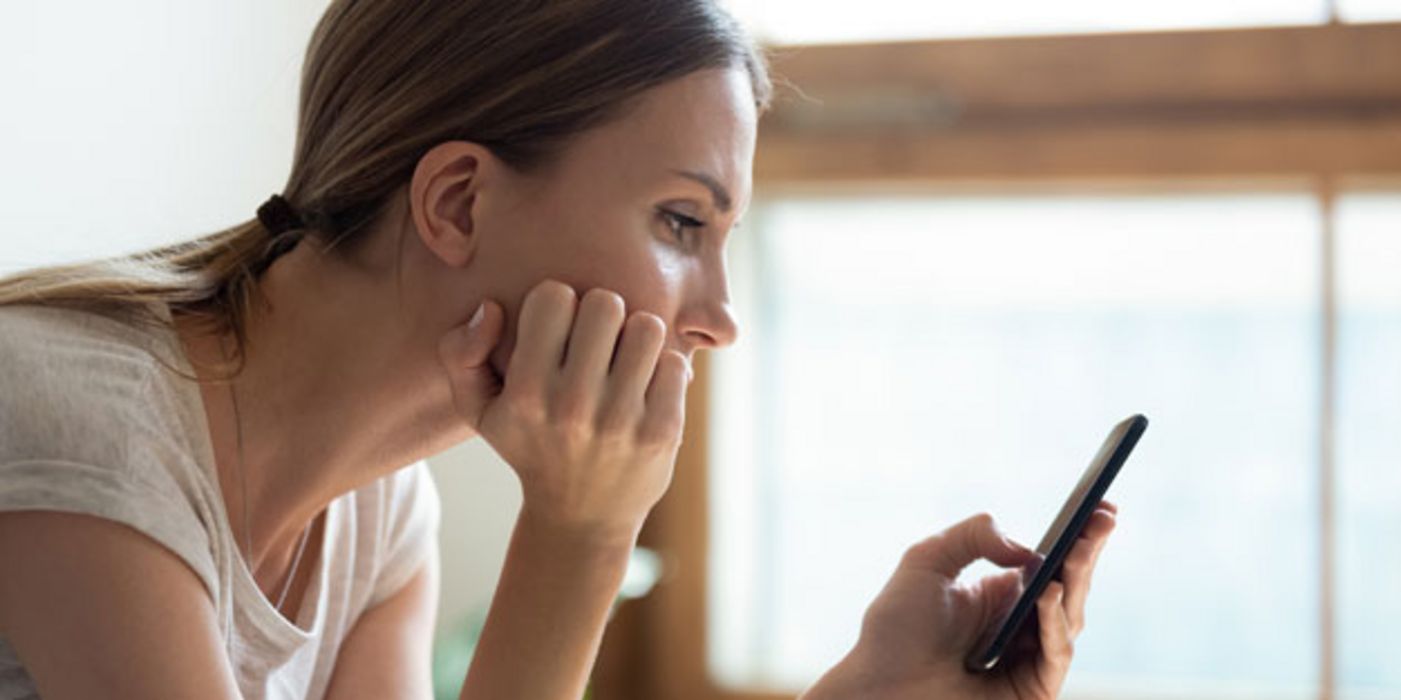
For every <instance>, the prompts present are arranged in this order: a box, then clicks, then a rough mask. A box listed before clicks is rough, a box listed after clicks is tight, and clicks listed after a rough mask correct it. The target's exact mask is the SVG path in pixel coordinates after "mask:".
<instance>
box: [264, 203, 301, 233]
mask: <svg viewBox="0 0 1401 700" xmlns="http://www.w3.org/2000/svg"><path fill="white" fill-rule="evenodd" d="M258 221H260V222H262V224H263V228H266V229H267V230H268V233H271V234H272V235H274V236H276V235H279V234H281V233H285V232H287V231H291V230H294V229H300V228H306V223H305V222H303V221H302V217H301V215H299V214H298V213H297V210H296V208H295V207H293V206H292V203H291V202H288V201H287V200H286V198H284V197H283V196H282V195H280V194H275V195H273V196H271V197H268V201H266V202H263V206H261V207H258Z"/></svg>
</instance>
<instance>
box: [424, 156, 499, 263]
mask: <svg viewBox="0 0 1401 700" xmlns="http://www.w3.org/2000/svg"><path fill="white" fill-rule="evenodd" d="M487 158H490V154H489V153H487V152H486V151H485V149H484V148H483V147H482V146H480V145H478V144H474V143H469V142H465V141H450V142H447V143H442V144H439V145H437V146H435V147H433V148H432V149H431V150H429V151H428V153H426V154H424V156H423V157H422V158H420V159H419V161H418V165H417V166H416V167H415V169H414V174H413V179H412V181H411V182H410V183H409V207H410V211H411V213H412V217H413V222H414V227H415V229H417V233H418V236H419V238H420V239H421V240H422V241H423V244H424V246H425V247H427V248H428V249H429V250H431V251H433V253H434V254H436V255H437V256H438V257H439V258H440V259H441V260H442V261H443V262H444V263H446V264H447V265H450V266H452V267H463V266H465V265H467V263H468V262H470V261H471V259H472V255H473V253H474V252H475V250H476V247H477V244H478V227H477V225H476V221H475V218H474V217H475V213H476V210H477V202H478V201H479V199H478V198H479V195H480V191H481V185H482V181H483V179H484V174H485V173H484V172H483V170H484V169H483V167H482V166H483V161H484V159H487Z"/></svg>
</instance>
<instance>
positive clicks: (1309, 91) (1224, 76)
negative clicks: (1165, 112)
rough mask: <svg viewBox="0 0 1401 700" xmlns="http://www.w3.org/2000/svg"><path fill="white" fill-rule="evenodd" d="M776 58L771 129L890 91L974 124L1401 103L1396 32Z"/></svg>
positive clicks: (845, 50)
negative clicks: (1071, 113)
mask: <svg viewBox="0 0 1401 700" xmlns="http://www.w3.org/2000/svg"><path fill="white" fill-rule="evenodd" d="M773 53H774V55H773V68H774V73H775V75H777V76H778V78H779V81H780V84H782V83H784V82H787V83H791V84H792V85H794V86H796V88H797V90H786V89H782V88H780V90H779V96H780V97H779V99H778V100H777V101H776V104H775V110H774V112H773V114H772V115H771V116H772V117H774V119H773V120H772V121H773V122H774V123H775V124H782V123H784V122H785V121H786V120H787V117H788V116H789V115H791V114H793V113H798V112H802V111H805V110H806V111H813V110H816V111H824V110H830V109H831V108H832V107H833V105H834V104H840V103H841V102H843V101H847V100H851V99H857V98H859V97H860V96H861V95H870V94H872V93H876V94H888V93H889V92H890V91H899V92H904V93H906V94H912V95H924V96H936V97H938V98H939V99H942V100H943V101H944V102H945V103H946V104H947V105H949V106H951V107H952V108H954V109H956V110H958V112H959V114H961V115H962V117H961V119H962V120H966V121H972V122H976V121H978V120H979V119H980V118H983V117H986V116H991V115H998V114H1003V113H1006V112H1026V111H1032V112H1054V111H1057V110H1063V109H1067V108H1070V109H1083V108H1084V107H1085V106H1087V105H1098V106H1117V107H1118V108H1120V109H1126V108H1138V109H1145V108H1161V107H1165V106H1171V105H1202V104H1207V105H1224V106H1230V105H1251V104H1275V105H1302V106H1308V105H1315V104H1318V103H1328V104H1341V103H1350V104H1356V105H1369V104H1378V103H1383V104H1395V103H1396V101H1397V100H1401V23H1387V24H1367V25H1346V24H1338V25H1321V26H1312V27H1289V28H1276V29H1235V30H1213V31H1192V32H1156V33H1128V34H1105V35H1091V36H1056V37H1022V38H1000V39H973V40H959V41H919V42H897V43H881V44H848V45H816V46H801V47H787V48H778V49H774V50H773ZM809 98H810V99H809Z"/></svg>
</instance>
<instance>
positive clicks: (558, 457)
mask: <svg viewBox="0 0 1401 700" xmlns="http://www.w3.org/2000/svg"><path fill="white" fill-rule="evenodd" d="M487 308H489V309H495V310H496V313H495V314H493V313H492V312H491V311H488V312H487V314H486V317H485V318H484V319H483V320H482V321H481V323H480V326H479V328H478V332H479V333H480V338H481V339H480V340H478V341H476V342H477V343H478V344H475V345H474V344H473V342H474V341H473V340H472V339H471V338H472V336H471V334H470V333H468V334H467V336H468V337H467V338H466V339H463V340H461V341H460V344H459V345H458V351H457V355H456V358H457V359H455V360H452V362H454V363H456V364H457V366H458V367H459V368H462V371H460V372H459V375H460V379H457V380H454V394H455V396H458V398H457V399H455V400H456V403H457V406H458V409H459V412H460V413H461V414H462V416H463V418H464V419H465V420H467V421H468V422H469V423H470V424H471V425H473V426H474V427H475V428H476V429H477V431H478V432H479V433H480V434H481V435H482V437H484V438H486V440H487V442H488V443H490V444H491V446H492V447H493V448H495V449H496V451H497V452H498V453H499V454H500V455H501V457H502V458H503V459H505V460H506V462H507V463H509V464H510V465H511V467H512V468H513V469H514V470H515V472H516V474H517V475H518V476H519V477H520V480H521V489H522V495H523V499H524V504H523V506H522V514H523V515H528V516H531V517H534V518H537V519H539V520H543V521H545V522H547V523H549V524H551V525H558V526H562V527H566V528H568V529H570V530H573V531H577V532H583V533H586V534H601V535H607V536H622V537H635V536H636V533H637V531H638V530H639V529H640V528H641V526H642V521H643V520H644V519H645V518H646V516H647V513H648V512H649V511H650V510H651V508H652V506H654V505H655V504H656V502H657V501H658V500H660V499H661V496H662V494H663V493H664V492H665V491H666V488H667V486H668V485H669V484H670V483H671V475H672V468H673V465H674V463H675V460H676V451H677V448H678V446H679V445H680V441H681V428H682V425H683V423H684V420H685V399H686V386H687V383H688V378H689V374H690V368H689V366H688V363H687V361H686V358H685V357H684V356H683V355H682V354H681V353H679V352H676V351H674V350H665V349H663V347H664V345H665V343H666V336H667V328H666V324H665V322H663V321H662V319H661V318H659V317H657V316H656V315H655V314H651V313H646V312H634V313H632V314H628V313H627V309H626V308H625V305H624V302H623V298H622V297H621V296H619V295H618V294H615V293H613V292H610V291H606V290H602V289H593V290H590V291H589V292H588V293H586V294H584V295H583V297H582V298H579V297H578V295H577V294H576V293H575V291H574V289H573V288H571V287H569V286H568V285H566V284H563V283H561V282H556V281H552V280H547V281H545V282H542V283H540V284H539V285H537V286H536V287H535V288H533V289H531V290H530V292H529V293H528V294H527V295H526V297H525V300H524V302H523V303H522V306H521V312H520V319H519V324H518V327H517V335H516V344H515V348H514V350H513V352H512V355H511V360H510V365H509V366H508V367H507V369H506V376H505V378H504V383H503V384H502V385H501V386H500V390H499V392H496V393H495V394H494V395H492V390H491V387H490V386H489V385H490V382H489V381H487V380H488V378H489V377H494V374H493V373H491V371H490V368H489V367H487V366H486V360H485V357H486V356H487V355H489V353H490V349H491V348H490V347H485V348H483V347H481V346H484V345H485V344H486V340H485V338H487V337H493V334H494V333H495V334H499V325H500V317H499V316H500V314H499V309H498V308H496V307H495V305H490V306H488V307H487ZM494 341H495V338H494V337H493V342H492V345H494V344H495V342H494ZM445 347H448V343H447V342H446V341H445ZM469 348H470V350H471V351H469V350H468V349H469ZM450 353H451V348H449V349H448V350H447V351H445V355H446V354H450ZM474 361H477V362H479V364H480V366H479V367H477V368H476V369H473V368H472V367H471V363H472V362H474ZM450 373H451V372H450ZM484 373H485V374H484ZM459 389H460V390H461V391H459Z"/></svg>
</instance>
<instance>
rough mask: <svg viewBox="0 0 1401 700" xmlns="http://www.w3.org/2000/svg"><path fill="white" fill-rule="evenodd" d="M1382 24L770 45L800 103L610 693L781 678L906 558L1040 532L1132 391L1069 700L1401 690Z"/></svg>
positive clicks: (1391, 114) (1398, 347)
mask: <svg viewBox="0 0 1401 700" xmlns="http://www.w3.org/2000/svg"><path fill="white" fill-rule="evenodd" d="M1397 46H1401V25H1394V24H1393V25H1388V24H1374V25H1367V26H1354V25H1346V24H1339V25H1329V26H1319V27H1290V28H1272V29H1264V28H1259V29H1235V30H1229V31H1221V30H1213V31H1201V32H1181V33H1153V34H1123V35H1104V36H1076V37H1040V38H1036V39H979V40H967V41H959V42H940V41H925V42H905V43H898V44H897V43H891V44H866V45H833V46H807V47H802V48H801V49H794V50H791V51H781V52H780V54H779V57H778V61H777V69H778V71H777V72H778V73H779V75H781V76H782V77H783V78H785V79H787V80H791V81H793V82H794V83H796V84H797V86H798V87H799V88H800V89H801V91H802V94H801V95H798V96H796V97H795V96H793V95H792V94H789V95H787V96H785V98H784V99H780V100H779V101H778V103H777V106H776V111H775V113H773V114H771V115H769V117H766V119H765V121H764V122H763V123H762V124H761V126H760V128H761V134H760V140H759V150H758V155H757V160H756V162H755V186H756V200H755V202H756V203H755V207H754V210H753V212H752V214H751V216H750V221H751V223H750V224H748V225H746V227H745V228H744V229H743V231H742V232H738V233H737V234H736V236H735V237H734V238H733V241H734V242H733V243H732V247H733V250H732V253H733V256H734V257H733V260H732V267H731V276H732V284H733V286H734V290H733V291H734V292H735V295H736V297H735V302H736V305H737V307H738V309H739V310H740V314H741V320H742V321H743V327H744V329H745V333H744V334H742V336H741V341H740V344H739V345H738V346H736V347H735V348H733V349H731V350H728V351H726V352H724V353H719V354H716V355H715V356H714V357H713V358H710V357H708V356H705V355H702V356H701V358H699V359H700V360H701V361H700V362H698V363H697V369H698V374H697V380H696V383H695V385H693V387H692V390H691V401H692V406H691V409H690V412H689V413H688V415H689V416H691V418H690V420H689V421H688V425H687V431H688V435H687V438H686V441H685V442H684V443H683V446H682V454H681V457H680V460H679V462H678V465H677V471H676V475H675V477H674V480H673V485H672V488H671V491H670V492H669V493H668V495H667V497H666V498H665V499H664V500H663V501H662V503H661V504H660V505H659V507H658V508H657V510H656V511H655V512H654V513H653V515H652V517H651V518H650V519H649V522H648V526H647V529H646V530H644V532H643V538H642V539H643V541H644V543H646V544H647V545H649V546H651V547H655V548H657V549H658V550H660V551H661V553H662V556H663V561H664V562H666V569H667V574H666V576H665V577H664V579H663V582H662V584H661V585H659V586H658V588H657V589H656V590H654V592H653V593H652V594H651V595H650V596H649V597H648V598H647V599H645V600H643V601H639V603H638V604H637V605H635V606H633V607H632V608H631V609H630V610H629V609H627V608H625V609H624V610H623V612H622V613H621V615H620V619H619V620H618V621H616V622H615V623H614V625H613V627H610V637H611V640H612V643H610V642H606V643H605V647H609V648H611V649H614V650H617V649H619V648H621V647H622V645H623V644H625V643H631V644H632V647H631V650H630V651H628V652H626V653H625V654H623V655H622V656H617V655H614V657H613V658H622V659H625V660H626V661H625V662H624V663H625V664H633V666H634V667H635V668H641V669H645V672H643V673H642V674H641V676H640V677H639V679H638V680H636V681H634V685H633V692H632V694H631V695H629V694H627V693H626V691H624V692H622V693H615V694H611V695H608V696H610V697H668V698H679V699H681V700H778V699H779V698H785V697H791V696H792V693H793V691H794V690H796V689H798V688H801V687H803V686H806V685H807V684H809V683H811V682H812V681H813V680H815V679H816V677H817V675H818V673H820V672H821V671H822V670H823V669H824V668H826V667H827V666H828V665H830V664H831V663H832V662H833V661H835V660H836V659H837V658H838V657H839V656H840V655H841V654H842V653H844V652H845V651H846V649H847V648H848V647H849V645H850V644H851V643H853V642H854V641H855V638H856V630H857V627H858V625H859V621H860V615H861V612H862V611H863V610H864V609H865V606H866V605H867V604H868V603H869V602H870V599H871V597H872V596H873V595H874V594H875V591H876V589H877V588H878V587H879V585H880V584H881V583H883V582H884V581H885V580H886V578H887V577H888V575H889V573H890V571H891V570H892V568H893V567H894V565H895V563H896V560H897V558H898V556H899V553H900V552H901V551H902V550H903V548H904V547H905V546H907V545H908V544H910V543H911V542H913V541H914V540H916V539H918V538H920V537H922V536H924V535H927V534H929V533H931V532H934V531H937V530H938V529H940V528H942V527H944V526H946V525H949V524H951V523H952V522H954V521H956V520H958V519H960V518H962V517H964V516H966V515H968V514H971V513H973V512H977V511H982V510H987V511H990V512H993V513H995V514H996V515H997V516H998V517H999V519H1000V521H1001V522H1002V523H1003V525H1004V526H1005V527H1006V528H1007V529H1008V530H1009V531H1011V532H1012V533H1014V534H1016V535H1017V536H1019V537H1021V538H1022V539H1024V540H1035V539H1036V538H1037V537H1039V535H1040V533H1041V531H1042V529H1043V528H1044V527H1045V525H1046V523H1047V522H1048V521H1049V519H1050V517H1051V515H1052V514H1053V511H1054V509H1055V507H1056V506H1057V505H1058V501H1059V499H1060V498H1061V497H1062V494H1064V493H1065V492H1066V491H1068V490H1069V487H1070V485H1071V483H1073V481H1074V479H1075V478H1076V477H1077V476H1078V474H1079V471H1080V470H1081V469H1082V468H1083V467H1084V465H1085V463H1086V462H1087V460H1088V459H1089V458H1090V456H1091V453H1092V452H1093V451H1094V448H1095V447H1096V446H1097V445H1098V443H1099V441H1100V440H1101V439H1102V438H1103V435H1104V432H1105V431H1106V430H1107V429H1108V427H1109V426H1110V425H1111V424H1112V423H1113V422H1114V421H1115V420H1118V419H1120V418H1122V417H1124V416H1125V415H1127V414H1129V413H1132V412H1135V411H1142V412H1144V413H1147V414H1148V415H1149V416H1150V418H1152V419H1153V426H1152V427H1151V428H1150V430H1149V432H1148V434H1147V436H1146V437H1145V439H1144V442H1143V443H1142V445H1141V447H1140V448H1139V452H1138V453H1137V454H1136V455H1135V457H1134V459H1133V460H1132V462H1131V463H1130V465H1129V466H1128V467H1127V468H1126V470H1125V472H1124V475H1123V476H1122V477H1121V479H1120V481H1119V482H1118V483H1117V484H1116V485H1115V488H1114V494H1115V495H1114V497H1115V498H1116V499H1117V500H1118V501H1120V502H1121V504H1122V505H1123V506H1124V509H1125V517H1124V518H1123V519H1122V520H1121V529H1120V530H1119V532H1118V533H1117V534H1116V536H1115V541H1114V544H1113V548H1114V549H1113V551H1112V553H1111V554H1107V555H1106V557H1105V559H1104V560H1103V562H1102V565H1101V570H1100V572H1099V578H1098V579H1097V583H1098V585H1097V587H1096V590H1095V595H1094V596H1092V598H1091V603H1090V605H1091V607H1090V610H1089V614H1090V615H1091V620H1092V622H1091V628H1090V630H1089V631H1087V633H1086V635H1085V636H1084V637H1082V639H1081V640H1080V643H1079V645H1078V646H1079V650H1080V653H1079V655H1078V657H1077V661H1076V665H1075V668H1074V670H1073V672H1072V675H1071V678H1070V680H1069V684H1068V687H1067V694H1066V697H1067V698H1072V699H1074V698H1093V697H1116V698H1147V697H1171V698H1219V697H1233V698H1237V697H1239V698H1249V697H1256V698H1271V699H1274V698H1303V697H1310V698H1312V697H1318V696H1320V694H1322V693H1330V694H1331V695H1330V696H1331V697H1339V698H1352V699H1356V700H1363V699H1364V698H1373V697H1397V696H1398V695H1401V675H1398V673H1397V672H1396V671H1395V670H1394V664H1391V663H1389V661H1390V659H1389V656H1388V655H1389V654H1390V653H1391V652H1392V651H1393V650H1394V649H1395V648H1396V647H1397V645H1398V642H1401V633H1398V632H1396V631H1395V630H1397V629H1401V608H1398V606H1397V605H1396V604H1395V603H1394V602H1392V601H1391V600H1390V599H1389V596H1390V593H1389V592H1390V591H1393V590H1396V588H1397V587H1398V584H1401V575H1399V574H1398V571H1397V569H1396V567H1395V566H1393V564H1394V562H1396V561H1401V551H1398V548H1397V545H1395V544H1392V543H1391V542H1390V541H1389V540H1388V539H1386V533H1390V532H1395V531H1398V529H1401V528H1398V526H1401V522H1398V516H1396V515H1394V514H1393V513H1394V512H1395V511H1396V510H1397V509H1396V507H1395V506H1396V503H1397V501H1396V499H1397V496H1396V495H1395V494H1397V493H1401V489H1397V488H1396V486H1397V483H1396V481H1397V480H1398V478H1401V476H1398V472H1397V470H1396V466H1395V465H1396V464H1397V459H1398V457H1401V440H1399V439H1398V438H1396V437H1394V436H1395V435H1398V434H1401V432H1398V430H1397V428H1398V427H1401V399H1398V398H1394V397H1399V396H1401V391H1398V390H1401V361H1395V362H1394V361H1393V358H1396V357H1401V287H1398V286H1397V285H1398V282H1397V281H1396V280H1397V279H1401V275H1398V274H1394V273H1393V271H1394V270H1396V269H1398V265H1401V263H1399V262H1396V260H1395V259H1396V258H1397V257H1398V256H1401V225H1398V224H1397V223H1396V222H1397V221H1401V212H1398V211H1397V209H1398V208H1401V204H1398V202H1401V148H1398V147H1397V144H1398V143H1401V109H1398V107H1397V105H1398V104H1401V60H1395V61H1393V60H1390V58H1389V57H1395V56H1397V55H1398V54H1396V47H1397ZM1364 59H1365V60H1364ZM1283 66H1307V67H1308V70H1292V69H1291V70H1283V69H1282V68H1281V67H1283ZM926 98H930V99H926ZM936 108H937V109H936ZM1129 513H1132V515H1131V516H1130V515H1128V514H1129ZM1165 562H1166V563H1165ZM1174 565H1175V566H1174ZM986 570H987V569H986V568H984V569H983V571H986ZM1189 570H1195V571H1196V572H1197V575H1196V576H1193V575H1190V573H1188V572H1189ZM1202 572H1206V573H1202ZM973 573H975V574H976V573H978V572H977V571H975V572H973ZM628 640H631V641H630V642H628ZM603 690H604V689H603V688H600V697H604V696H605V694H606V693H604V692H603Z"/></svg>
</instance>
